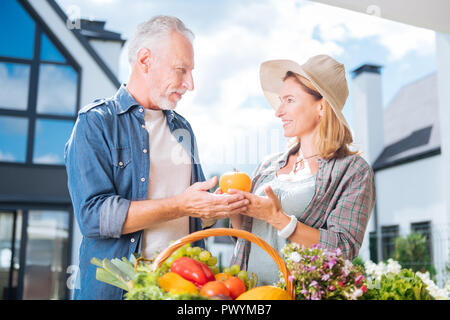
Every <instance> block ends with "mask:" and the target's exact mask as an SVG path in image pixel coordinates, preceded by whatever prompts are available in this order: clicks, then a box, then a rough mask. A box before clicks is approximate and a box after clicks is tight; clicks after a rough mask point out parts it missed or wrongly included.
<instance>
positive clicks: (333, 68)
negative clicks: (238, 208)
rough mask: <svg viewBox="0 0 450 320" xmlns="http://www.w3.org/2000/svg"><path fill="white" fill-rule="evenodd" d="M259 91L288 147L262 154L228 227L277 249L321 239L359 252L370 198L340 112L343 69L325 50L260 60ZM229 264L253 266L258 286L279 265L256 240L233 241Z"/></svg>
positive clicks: (367, 177) (369, 176)
mask: <svg viewBox="0 0 450 320" xmlns="http://www.w3.org/2000/svg"><path fill="white" fill-rule="evenodd" d="M260 80H261V85H262V89H263V92H264V95H265V96H266V98H267V99H268V101H269V103H270V104H271V105H272V107H273V108H274V109H275V116H276V117H278V118H280V120H281V121H282V123H283V129H284V135H285V137H287V138H291V139H292V143H291V144H290V145H289V149H288V150H287V151H286V152H284V153H282V154H277V155H272V156H269V157H267V158H266V159H265V160H264V161H263V162H262V163H261V164H259V166H258V167H257V169H256V171H255V173H254V177H253V181H252V182H253V186H252V190H251V192H250V193H246V192H242V191H239V190H232V191H230V192H234V193H242V194H243V195H244V196H245V197H246V198H247V199H248V200H249V205H248V206H247V211H246V212H245V213H244V214H243V215H237V216H233V217H231V218H230V221H231V225H232V227H233V228H240V229H244V230H247V231H250V232H252V233H253V234H256V235H258V236H259V237H261V238H263V239H264V240H265V241H266V242H268V243H269V244H270V245H271V246H272V247H274V248H275V249H277V250H279V251H280V250H281V249H282V248H283V246H284V245H285V244H286V243H287V242H288V241H289V242H295V243H298V244H300V245H304V246H306V247H311V246H314V245H317V244H320V245H321V246H322V247H323V248H325V249H329V250H337V251H339V252H342V253H343V255H344V257H345V258H347V259H353V258H354V257H356V256H357V255H358V252H359V248H360V246H361V243H362V241H363V238H364V233H365V230H366V226H367V223H368V220H369V217H370V213H371V211H372V208H373V206H374V202H375V183H374V175H373V171H372V169H371V167H370V166H369V165H368V164H367V162H366V161H365V160H364V159H363V158H362V157H360V156H359V155H358V154H357V153H356V152H355V151H351V150H350V148H349V147H350V144H351V143H352V142H353V139H352V134H351V131H350V128H349V126H348V124H347V121H346V120H345V118H344V116H343V114H342V108H343V107H344V104H345V101H346V100H347V96H348V88H347V81H346V78H345V68H344V66H343V65H342V64H340V63H338V62H337V61H335V60H334V59H332V58H331V57H329V56H327V55H318V56H314V57H312V58H310V59H309V60H308V61H307V62H306V63H305V64H303V65H299V64H297V63H296V62H293V61H289V60H272V61H267V62H264V63H263V64H262V65H261V69H260ZM231 263H232V264H239V265H241V267H242V268H247V269H248V270H250V271H253V272H256V273H257V275H258V278H259V285H264V284H271V283H273V282H275V281H277V280H278V268H277V266H276V265H275V263H274V262H273V260H272V259H271V258H270V256H269V255H268V254H267V253H265V252H264V251H263V250H262V249H260V248H259V247H258V246H256V245H253V244H252V243H250V242H248V241H245V240H243V239H239V240H238V241H237V243H236V248H235V251H234V255H233V259H232V262H231Z"/></svg>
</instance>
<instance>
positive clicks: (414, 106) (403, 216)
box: [352, 65, 450, 284]
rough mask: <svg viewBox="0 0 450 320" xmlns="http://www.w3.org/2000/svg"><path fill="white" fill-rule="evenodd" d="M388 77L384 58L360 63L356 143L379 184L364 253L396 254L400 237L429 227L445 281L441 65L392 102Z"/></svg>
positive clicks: (379, 257) (430, 245)
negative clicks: (385, 98)
mask: <svg viewBox="0 0 450 320" xmlns="http://www.w3.org/2000/svg"><path fill="white" fill-rule="evenodd" d="M381 81H382V76H381V67H380V66H374V65H363V66H361V67H359V68H357V69H355V70H354V71H353V80H352V86H353V91H354V92H353V95H352V99H353V104H354V115H355V119H354V120H355V121H354V122H355V138H356V140H357V142H356V144H357V145H358V148H359V149H360V150H362V151H363V156H364V157H365V158H366V160H367V161H369V163H371V165H372V167H373V169H374V172H375V183H376V189H377V198H376V205H375V208H374V211H373V212H372V216H371V219H370V222H369V226H368V228H367V231H366V236H365V240H364V243H363V247H362V249H361V252H360V255H361V256H362V258H363V259H364V260H367V259H370V260H372V261H385V260H387V259H389V258H394V252H395V239H396V238H397V237H407V236H408V235H409V234H411V233H421V234H423V235H425V237H426V239H427V249H428V251H429V254H430V258H431V261H430V264H431V265H432V266H433V267H434V268H435V270H436V272H437V281H438V282H439V283H441V284H443V283H444V281H445V277H446V274H445V273H446V271H445V270H446V267H447V265H448V257H449V245H450V243H449V241H448V237H449V232H448V227H449V219H448V218H449V217H448V215H447V214H446V210H445V179H444V178H443V175H442V173H443V171H444V163H443V158H442V155H441V130H440V116H439V104H438V87H437V73H436V72H433V73H431V74H429V75H427V76H425V77H423V78H421V79H418V80H416V81H414V82H412V83H409V84H407V85H405V86H404V87H403V88H401V89H400V90H399V92H398V93H397V94H396V96H395V97H394V98H393V99H392V101H391V102H390V103H389V105H387V106H386V107H385V108H384V107H383V106H382V104H381V101H382V99H381V95H382V92H381ZM402 262H403V263H407V264H408V265H409V264H411V262H410V261H407V262H406V261H400V263H402ZM418 263H421V262H418Z"/></svg>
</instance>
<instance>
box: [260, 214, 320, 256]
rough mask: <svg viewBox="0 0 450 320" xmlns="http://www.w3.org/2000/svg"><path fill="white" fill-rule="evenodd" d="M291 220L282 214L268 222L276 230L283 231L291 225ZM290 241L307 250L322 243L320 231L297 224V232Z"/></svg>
mask: <svg viewBox="0 0 450 320" xmlns="http://www.w3.org/2000/svg"><path fill="white" fill-rule="evenodd" d="M289 221H290V218H289V216H288V215H287V214H285V213H284V212H280V213H279V214H278V215H276V216H275V217H274V218H273V219H271V220H270V221H268V222H269V223H270V224H271V225H272V226H273V227H274V228H275V229H277V230H279V231H281V230H283V229H284V227H286V226H287V225H288V224H289ZM289 241H291V242H295V243H298V244H300V245H304V246H305V247H307V248H310V247H312V246H313V245H315V244H318V243H319V241H320V231H319V230H318V229H315V228H312V227H310V226H307V225H306V224H304V223H301V222H299V221H298V222H297V226H296V227H295V231H294V232H293V233H292V235H291V236H290V237H289Z"/></svg>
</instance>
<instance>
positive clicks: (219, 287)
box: [200, 281, 230, 297]
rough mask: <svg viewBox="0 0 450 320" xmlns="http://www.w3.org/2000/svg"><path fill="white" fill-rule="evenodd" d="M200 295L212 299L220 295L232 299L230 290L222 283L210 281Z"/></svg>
mask: <svg viewBox="0 0 450 320" xmlns="http://www.w3.org/2000/svg"><path fill="white" fill-rule="evenodd" d="M200 294H201V295H202V296H206V297H212V296H216V295H219V294H223V295H226V296H229V297H230V290H228V289H227V287H226V286H225V285H224V284H223V282H222V281H210V282H208V283H206V284H205V285H204V286H203V287H202V290H200Z"/></svg>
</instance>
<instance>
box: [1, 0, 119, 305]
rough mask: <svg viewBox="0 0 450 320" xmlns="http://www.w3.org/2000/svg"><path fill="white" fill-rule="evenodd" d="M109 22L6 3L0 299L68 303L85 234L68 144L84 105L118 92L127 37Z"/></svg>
mask: <svg viewBox="0 0 450 320" xmlns="http://www.w3.org/2000/svg"><path fill="white" fill-rule="evenodd" d="M104 24H105V23H104V22H95V21H85V20H77V21H70V20H69V19H68V17H67V16H66V14H65V13H64V12H63V11H62V10H61V8H60V7H59V6H58V5H57V3H56V2H55V1H54V0H44V1H42V0H2V1H1V2H0V43H1V45H0V84H1V85H0V299H67V298H69V295H70V279H71V275H72V274H73V273H74V272H76V268H74V267H73V266H75V265H77V264H78V261H77V252H78V246H79V242H80V234H79V231H78V228H77V226H76V222H75V221H74V217H73V213H72V204H71V199H70V196H69V192H68V189H67V176H66V170H65V167H64V145H65V143H66V142H67V140H68V138H69V137H70V134H71V131H72V128H73V125H74V123H75V121H76V117H77V112H78V110H79V108H80V106H83V105H86V104H88V103H90V102H92V101H93V100H94V99H97V98H100V97H108V96H112V95H113V94H114V92H115V91H116V90H117V88H118V87H119V85H120V83H119V81H118V80H117V76H116V72H117V69H118V67H117V65H118V61H119V56H118V55H119V53H118V52H120V49H121V48H122V46H123V43H124V40H122V39H121V37H120V34H117V33H114V32H110V31H106V30H104ZM101 48H109V50H110V52H109V54H108V56H106V55H105V56H103V57H102V53H101V52H103V51H102V50H101Z"/></svg>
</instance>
